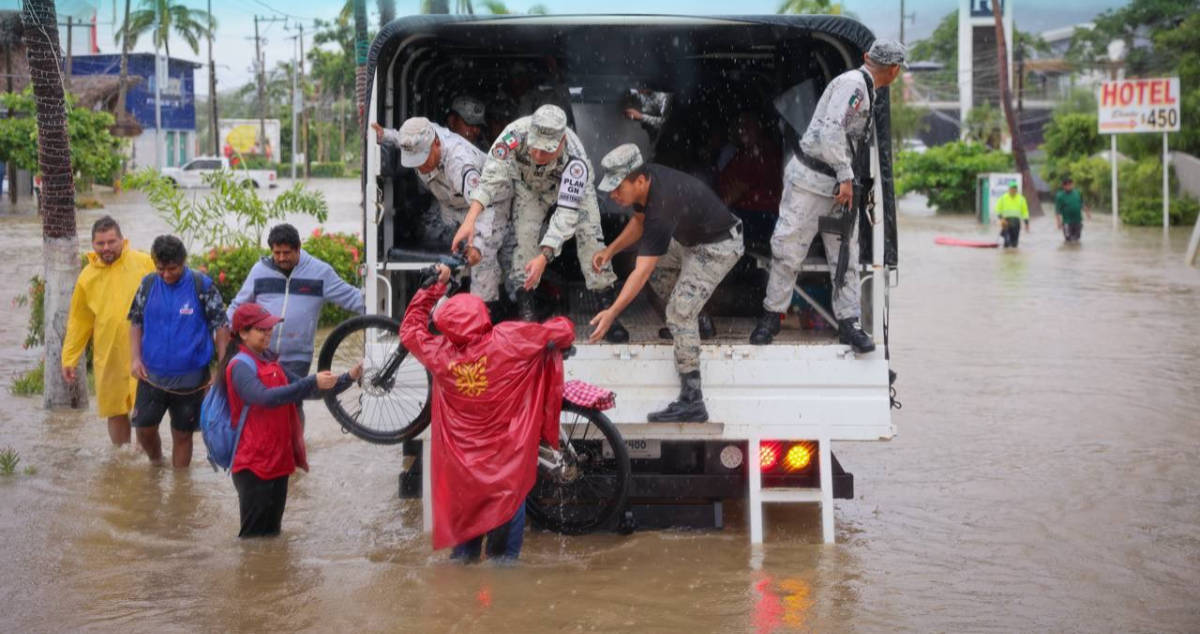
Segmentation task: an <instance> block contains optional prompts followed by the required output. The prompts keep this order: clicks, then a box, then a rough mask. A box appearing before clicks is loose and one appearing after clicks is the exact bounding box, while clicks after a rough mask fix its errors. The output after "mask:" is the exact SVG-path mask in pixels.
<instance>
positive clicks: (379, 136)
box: [371, 121, 383, 143]
mask: <svg viewBox="0 0 1200 634" xmlns="http://www.w3.org/2000/svg"><path fill="white" fill-rule="evenodd" d="M371 129H372V130H374V131H375V142H376V143H382V142H383V126H381V125H379V123H377V122H375V121H372V122H371Z"/></svg>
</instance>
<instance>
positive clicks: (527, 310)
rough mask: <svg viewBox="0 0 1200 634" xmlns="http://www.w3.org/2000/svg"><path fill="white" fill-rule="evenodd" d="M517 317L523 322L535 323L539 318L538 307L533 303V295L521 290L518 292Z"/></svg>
mask: <svg viewBox="0 0 1200 634" xmlns="http://www.w3.org/2000/svg"><path fill="white" fill-rule="evenodd" d="M517 317H518V318H519V319H520V320H521V321H534V322H536V321H537V320H538V318H537V306H536V303H535V302H534V301H533V293H531V292H529V291H527V290H525V289H521V290H519V291H517Z"/></svg>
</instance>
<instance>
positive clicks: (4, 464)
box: [0, 447, 21, 476]
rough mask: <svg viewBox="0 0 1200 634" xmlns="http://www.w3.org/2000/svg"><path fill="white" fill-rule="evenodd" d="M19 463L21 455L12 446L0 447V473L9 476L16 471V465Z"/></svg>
mask: <svg viewBox="0 0 1200 634" xmlns="http://www.w3.org/2000/svg"><path fill="white" fill-rule="evenodd" d="M20 463H21V455H20V454H18V453H17V450H16V449H13V448H12V447H5V448H4V449H0V475H5V476H10V475H12V474H14V473H16V472H17V465H18V464H20Z"/></svg>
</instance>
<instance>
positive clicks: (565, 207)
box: [454, 105, 629, 343]
mask: <svg viewBox="0 0 1200 634" xmlns="http://www.w3.org/2000/svg"><path fill="white" fill-rule="evenodd" d="M592 180H593V174H592V164H591V163H590V162H589V161H588V158H587V154H586V153H585V152H584V150H583V144H582V143H581V142H580V141H579V137H577V136H575V132H574V131H573V130H570V129H568V128H567V115H566V113H565V112H563V110H562V109H561V108H559V107H558V106H555V105H545V106H542V107H540V108H538V109H537V111H536V112H534V113H533V115H532V116H529V117H521V118H520V119H517V120H516V121H513V122H512V123H510V124H509V125H508V126H507V127H505V128H504V132H503V133H501V134H500V138H498V139H496V142H495V143H494V144H493V145H492V150H491V152H490V154H489V157H488V161H487V164H486V165H484V168H483V175H482V177H481V179H480V185H479V187H478V188H476V189H475V190H473V192H472V194H471V210H470V212H469V213H468V214H467V218H466V220H465V221H464V222H463V224H462V226H461V227H459V229H458V233H457V234H455V240H454V242H455V244H457V242H458V240H460V239H462V238H464V237H466V236H468V235H470V233H471V232H472V231H473V230H474V226H473V224H474V219H475V215H474V214H476V213H477V210H479V211H482V210H483V209H484V208H485V207H486V206H488V205H491V204H493V201H494V200H495V199H496V197H497V196H500V195H502V193H503V192H505V191H509V190H510V189H511V191H513V193H514V195H513V208H512V215H513V231H514V232H515V233H516V237H517V240H516V252H515V253H514V255H513V264H512V268H511V272H510V274H509V281H510V282H511V283H512V284H513V285H514V286H516V287H519V290H517V307H518V310H519V311H520V313H521V318H522V319H525V320H530V321H532V320H534V319H535V318H536V311H535V310H534V305H533V296H532V294H531V291H532V289H534V288H536V287H537V285H538V282H540V281H541V278H542V273H543V272H545V270H546V265H547V264H549V263H550V261H551V260H553V259H554V258H555V257H556V256H557V255H558V254H559V252H560V251H561V249H562V244H563V242H566V241H567V240H569V239H570V238H571V237H572V236H574V237H575V245H576V248H577V250H578V252H579V263H580V268H581V269H582V271H583V277H584V280H585V281H586V283H587V288H588V290H590V291H592V292H594V293H596V295H597V298H598V300H599V302H600V304H601V305H602V306H604V307H608V306H611V305H612V302H613V299H614V298H615V297H616V289H615V287H614V285H615V284H616V281H617V276H616V275H615V274H613V270H612V265H611V264H608V263H606V264H605V265H604V266H603V267H601V268H598V269H593V268H592V267H590V266H588V265H587V263H588V262H591V261H592V256H594V255H595V254H596V253H598V252H600V251H601V250H603V249H604V234H603V232H602V231H601V229H600V207H599V205H598V204H597V202H596V191H595V188H594V186H593V184H592ZM551 209H553V210H554V213H553V214H552V215H551V216H550V220H549V223H548V224H547V223H546V215H547V213H549V211H550V210H551ZM607 340H608V341H610V342H613V343H621V342H624V341H628V340H629V333H628V332H627V331H626V330H625V328H624V327H622V326H621V325H620V324H619V323H618V324H615V325H614V327H613V328H612V330H611V331H610V332H609V335H608V337H607Z"/></svg>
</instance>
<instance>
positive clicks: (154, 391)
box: [129, 379, 204, 431]
mask: <svg viewBox="0 0 1200 634" xmlns="http://www.w3.org/2000/svg"><path fill="white" fill-rule="evenodd" d="M181 391H186V390H181ZM203 402H204V390H202V389H197V390H196V391H195V392H192V393H191V394H175V393H173V392H168V391H166V390H163V389H160V388H157V387H154V386H153V385H150V384H149V383H147V382H145V381H142V380H140V379H139V380H138V385H137V397H136V398H135V399H134V402H133V415H132V417H131V418H132V420H130V422H129V424H130V425H132V426H133V427H158V424H159V423H161V422H162V418H163V414H166V413H167V412H170V413H171V429H173V430H175V431H196V430H197V429H200V404H201V403H203Z"/></svg>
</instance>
